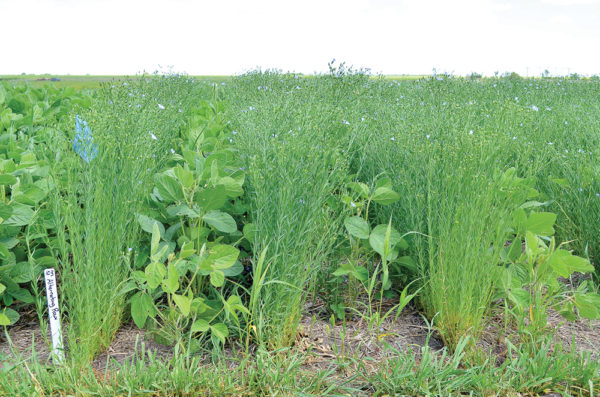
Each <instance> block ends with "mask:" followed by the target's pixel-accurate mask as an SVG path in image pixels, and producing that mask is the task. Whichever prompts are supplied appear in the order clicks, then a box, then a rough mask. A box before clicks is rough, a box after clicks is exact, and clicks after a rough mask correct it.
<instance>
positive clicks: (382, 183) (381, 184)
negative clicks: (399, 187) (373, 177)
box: [375, 176, 392, 189]
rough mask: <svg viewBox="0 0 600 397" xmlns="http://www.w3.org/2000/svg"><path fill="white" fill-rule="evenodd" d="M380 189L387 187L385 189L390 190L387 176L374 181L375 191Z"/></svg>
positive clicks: (390, 184)
mask: <svg viewBox="0 0 600 397" xmlns="http://www.w3.org/2000/svg"><path fill="white" fill-rule="evenodd" d="M380 187H387V188H390V189H391V188H392V180H391V179H390V178H389V177H387V176H384V177H382V178H379V179H378V180H377V181H375V189H378V188H380Z"/></svg>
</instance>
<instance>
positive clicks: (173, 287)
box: [161, 262, 179, 294]
mask: <svg viewBox="0 0 600 397" xmlns="http://www.w3.org/2000/svg"><path fill="white" fill-rule="evenodd" d="M161 286H162V289H163V291H165V292H166V293H167V294H174V293H175V292H176V291H177V290H178V289H179V273H178V272H177V268H176V267H175V265H174V264H173V262H169V266H168V267H167V278H165V279H164V280H162V283H161Z"/></svg>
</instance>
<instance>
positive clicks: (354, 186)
mask: <svg viewBox="0 0 600 397" xmlns="http://www.w3.org/2000/svg"><path fill="white" fill-rule="evenodd" d="M347 186H348V187H349V188H350V189H351V190H352V191H353V192H355V193H356V194H358V196H359V197H360V198H362V199H368V198H369V192H370V191H369V187H368V186H367V185H366V184H364V183H362V182H350V183H348V185H347Z"/></svg>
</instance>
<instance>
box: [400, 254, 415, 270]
mask: <svg viewBox="0 0 600 397" xmlns="http://www.w3.org/2000/svg"><path fill="white" fill-rule="evenodd" d="M395 263H398V264H400V265H401V266H403V267H405V268H406V269H408V270H410V271H411V272H416V271H417V270H419V267H418V266H417V264H416V262H415V261H414V259H413V258H411V257H410V256H401V257H400V258H398V260H397V261H396V262H395Z"/></svg>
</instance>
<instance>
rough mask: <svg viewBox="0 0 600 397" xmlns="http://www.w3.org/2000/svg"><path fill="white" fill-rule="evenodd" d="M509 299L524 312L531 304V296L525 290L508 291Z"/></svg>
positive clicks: (514, 289)
mask: <svg viewBox="0 0 600 397" xmlns="http://www.w3.org/2000/svg"><path fill="white" fill-rule="evenodd" d="M508 298H509V299H510V300H511V302H512V303H513V304H515V305H516V306H517V307H518V308H519V310H520V311H521V312H523V311H524V310H525V309H526V308H527V307H529V304H530V302H531V295H530V294H529V292H528V291H527V290H525V289H523V288H513V289H510V290H509V291H508Z"/></svg>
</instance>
